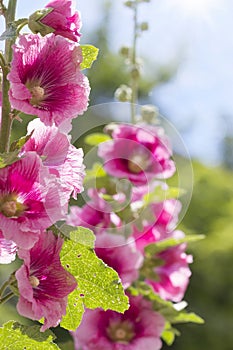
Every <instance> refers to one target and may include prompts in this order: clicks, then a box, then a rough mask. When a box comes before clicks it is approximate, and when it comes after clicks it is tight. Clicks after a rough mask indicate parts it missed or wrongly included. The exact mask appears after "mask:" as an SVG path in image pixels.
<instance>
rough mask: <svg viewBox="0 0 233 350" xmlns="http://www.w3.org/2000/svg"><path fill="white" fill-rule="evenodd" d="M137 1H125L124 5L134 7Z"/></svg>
mask: <svg viewBox="0 0 233 350" xmlns="http://www.w3.org/2000/svg"><path fill="white" fill-rule="evenodd" d="M134 4H135V2H134V1H125V3H124V5H125V6H127V7H130V8H132V7H133V6H134Z"/></svg>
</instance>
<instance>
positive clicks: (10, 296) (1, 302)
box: [0, 292, 15, 305]
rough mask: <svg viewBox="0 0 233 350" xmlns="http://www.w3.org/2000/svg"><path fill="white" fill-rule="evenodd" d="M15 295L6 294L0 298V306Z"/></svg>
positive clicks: (11, 293)
mask: <svg viewBox="0 0 233 350" xmlns="http://www.w3.org/2000/svg"><path fill="white" fill-rule="evenodd" d="M14 295H15V294H14V293H13V292H10V293H8V294H7V295H5V296H4V297H3V298H0V305H1V304H4V303H5V302H6V301H8V300H9V299H11V298H12V297H13V296H14Z"/></svg>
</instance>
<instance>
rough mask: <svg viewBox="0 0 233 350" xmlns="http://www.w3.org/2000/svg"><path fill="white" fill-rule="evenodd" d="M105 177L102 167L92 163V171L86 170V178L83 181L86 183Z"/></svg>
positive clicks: (99, 164)
mask: <svg viewBox="0 0 233 350" xmlns="http://www.w3.org/2000/svg"><path fill="white" fill-rule="evenodd" d="M105 176H106V172H105V170H104V169H103V165H102V164H101V163H94V165H93V167H92V169H87V170H86V176H85V179H84V181H85V182H88V181H90V180H95V179H96V178H99V177H105Z"/></svg>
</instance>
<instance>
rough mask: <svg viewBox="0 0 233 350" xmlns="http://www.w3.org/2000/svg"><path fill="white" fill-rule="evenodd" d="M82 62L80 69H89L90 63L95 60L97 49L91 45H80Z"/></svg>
mask: <svg viewBox="0 0 233 350" xmlns="http://www.w3.org/2000/svg"><path fill="white" fill-rule="evenodd" d="M80 48H81V50H82V56H83V61H82V63H81V69H86V68H91V66H92V63H93V62H94V61H95V60H96V59H97V56H98V53H99V49H97V47H95V46H92V45H81V46H80Z"/></svg>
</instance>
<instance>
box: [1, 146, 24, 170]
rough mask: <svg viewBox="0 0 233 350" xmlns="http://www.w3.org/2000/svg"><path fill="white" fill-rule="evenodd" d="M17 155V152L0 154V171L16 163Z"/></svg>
mask: <svg viewBox="0 0 233 350" xmlns="http://www.w3.org/2000/svg"><path fill="white" fill-rule="evenodd" d="M18 155H19V151H18V150H15V151H13V152H9V153H0V169H2V168H5V167H6V166H8V165H11V164H13V163H15V162H17V161H18V160H19V157H18Z"/></svg>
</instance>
